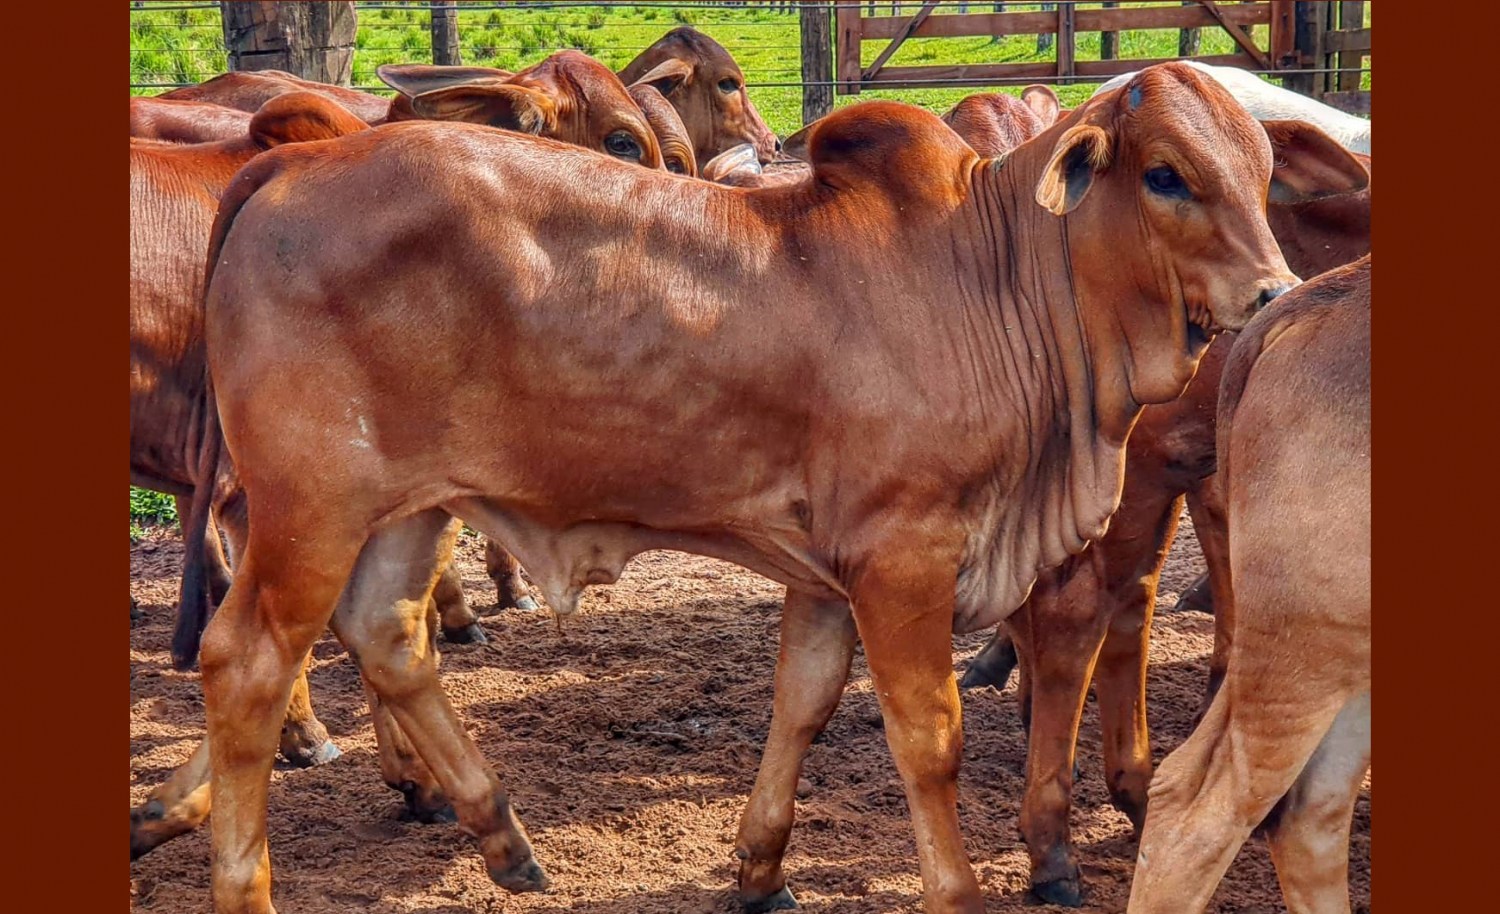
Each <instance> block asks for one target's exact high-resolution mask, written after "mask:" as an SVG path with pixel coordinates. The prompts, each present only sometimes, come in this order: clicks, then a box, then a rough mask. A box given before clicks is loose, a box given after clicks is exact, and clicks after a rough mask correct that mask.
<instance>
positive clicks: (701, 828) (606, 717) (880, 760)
mask: <svg viewBox="0 0 1500 914" xmlns="http://www.w3.org/2000/svg"><path fill="white" fill-rule="evenodd" d="M461 550H462V558H461V567H462V570H463V577H464V585H465V588H466V590H467V592H468V593H469V595H470V599H471V601H472V602H473V604H474V605H475V606H476V608H481V609H482V608H484V607H487V606H489V605H490V604H492V603H493V602H494V598H495V597H494V587H493V585H491V583H490V581H489V580H488V579H487V578H486V577H485V575H484V566H483V562H482V556H481V552H480V543H479V541H478V540H477V539H468V538H466V539H465V540H464V541H462V542H461ZM181 554H182V552H181V545H180V541H179V540H178V539H177V537H176V534H175V532H169V531H165V530H157V531H152V533H151V534H150V536H149V537H148V538H147V539H146V540H144V541H142V542H141V543H139V544H137V545H136V546H135V547H134V548H133V550H132V553H131V574H132V577H131V594H132V595H133V596H134V597H135V598H136V599H137V600H138V601H139V602H140V604H141V607H142V609H143V610H144V611H145V616H144V618H143V619H142V620H141V621H139V622H137V623H136V624H135V626H134V627H133V629H132V631H131V638H130V802H131V803H132V804H135V803H138V802H140V801H141V800H142V799H143V798H144V797H145V795H146V793H147V792H148V791H149V790H150V789H151V788H152V787H154V786H155V785H156V784H158V783H160V782H161V781H163V780H164V779H165V778H166V777H167V776H168V774H169V773H170V772H171V770H172V769H173V768H174V767H175V766H176V765H178V764H179V763H181V762H182V761H184V760H185V759H186V758H187V757H188V754H189V753H190V752H191V751H192V749H193V747H194V746H195V745H196V744H197V742H198V740H199V738H200V736H201V734H202V728H203V724H202V719H203V707H202V694H201V690H200V687H199V683H198V681H197V679H198V677H197V675H196V674H179V673H176V672H174V671H172V669H171V666H170V661H169V658H168V641H169V638H170V633H171V625H172V613H173V610H172V606H173V603H174V601H175V598H176V591H177V586H178V574H179V568H180V560H181ZM1201 568H1202V560H1201V556H1200V555H1199V553H1198V550H1197V543H1196V542H1195V541H1194V540H1193V537H1192V531H1191V526H1190V525H1187V524H1185V525H1184V532H1183V536H1182V537H1180V538H1179V541H1178V544H1177V546H1176V548H1175V550H1174V553H1173V555H1172V558H1171V561H1170V563H1169V565H1168V568H1167V572H1166V575H1165V577H1164V580H1163V586H1162V592H1161V595H1160V601H1159V606H1158V608H1159V609H1165V608H1168V607H1170V606H1171V605H1172V604H1173V603H1174V602H1175V601H1176V599H1177V595H1178V592H1179V591H1180V590H1181V589H1182V588H1184V587H1186V586H1187V585H1188V584H1189V583H1190V582H1191V581H1192V579H1193V578H1194V577H1195V576H1196V575H1197V574H1198V572H1199V571H1200V570H1201ZM781 596H782V590H781V588H779V587H778V586H777V585H775V584H773V583H771V582H770V581H767V580H765V579H764V578H760V577H757V576H755V575H753V574H750V573H748V572H745V571H742V570H740V569H738V568H736V567H734V566H731V565H726V564H723V563H721V562H716V561H712V560H709V559H702V558H697V557H692V556H684V555H678V554H674V553H648V554H646V555H643V556H641V557H640V558H638V559H637V560H636V561H635V562H634V563H633V564H632V565H631V566H630V568H629V570H628V571H627V573H626V574H625V576H624V577H623V578H621V580H620V581H619V583H618V584H616V585H614V586H612V587H596V588H591V589H590V591H589V592H588V593H587V594H586V596H585V597H584V600H583V604H582V608H581V610H580V611H579V613H578V614H577V615H576V616H575V617H574V618H572V619H570V620H567V621H565V622H564V624H563V626H562V629H561V631H560V632H559V630H558V628H557V627H556V626H555V625H554V622H553V620H552V616H551V614H550V613H545V612H543V613H527V614H521V613H515V612H508V613H505V614H501V615H495V616H488V617H485V618H484V619H483V625H484V627H485V629H486V632H487V633H488V635H489V637H490V643H489V644H488V645H482V646H474V647H461V646H448V647H446V648H445V649H444V653H443V673H444V676H443V679H444V685H445V686H446V688H447V690H448V695H449V698H450V699H451V700H452V701H453V702H454V704H455V706H456V707H457V708H458V710H459V713H460V714H461V715H462V717H463V719H464V720H465V721H466V722H467V724H468V727H469V731H470V733H472V734H473V736H474V738H475V739H476V740H477V741H478V743H479V746H480V749H481V750H482V751H483V752H484V754H485V756H486V757H487V758H488V759H490V760H491V761H492V762H493V764H494V765H495V766H496V767H497V768H498V769H499V771H500V773H501V777H502V779H503V780H504V781H505V782H506V784H507V786H508V787H509V789H510V790H511V793H512V797H513V799H514V801H515V804H516V808H517V810H518V811H519V813H520V815H521V816H522V819H523V820H524V821H525V822H526V824H527V827H528V828H529V829H530V832H531V836H532V840H533V842H534V844H535V846H536V853H537V858H538V859H539V860H540V861H541V863H542V864H543V866H544V867H546V869H547V871H548V873H549V875H550V876H551V877H552V884H553V887H552V890H551V891H550V892H549V893H547V894H545V895H528V896H510V895H507V894H506V893H505V892H504V891H502V890H501V889H499V888H497V887H495V886H494V885H493V884H492V883H491V882H490V881H489V879H488V877H487V876H486V875H485V871H484V867H483V864H482V862H481V860H480V857H479V854H478V853H477V852H476V850H475V848H474V845H473V842H472V841H471V840H470V839H468V838H466V837H465V836H464V835H462V834H461V833H460V832H459V831H458V829H457V828H456V827H455V826H453V825H421V824H417V823H414V822H409V821H404V820H403V819H402V816H401V801H400V796H399V795H398V794H396V793H395V792H393V791H391V790H390V789H389V788H387V787H385V785H384V784H383V783H382V782H381V779H380V772H379V769H378V765H377V761H376V757H375V737H374V732H373V730H372V729H371V726H370V720H369V711H368V708H367V707H366V705H365V701H364V697H363V694H362V692H361V689H360V685H359V679H358V676H357V674H356V672H355V670H354V666H353V664H351V663H350V662H349V660H348V658H347V657H346V656H345V655H344V652H343V650H342V649H341V648H340V647H339V645H338V643H337V642H336V641H335V640H334V639H333V638H332V637H331V636H327V637H325V638H324V639H323V640H322V641H321V642H320V643H319V644H318V646H317V649H316V652H315V657H316V666H315V669H314V671H313V673H312V678H311V682H312V694H313V702H314V705H315V706H316V708H317V710H318V714H319V716H320V717H321V718H322V720H323V721H324V723H325V724H327V726H328V728H329V731H330V732H331V733H332V734H333V737H334V740H335V741H336V742H337V743H338V745H339V746H340V747H341V748H342V749H343V751H344V754H343V756H342V757H341V758H339V759H337V760H336V761H334V762H332V763H331V764H328V765H326V766H324V767H321V768H317V769H313V770H306V771H298V770H278V771H277V772H276V773H275V775H274V779H273V783H272V785H271V797H270V841H271V859H272V866H273V868H274V873H275V875H274V879H275V883H274V888H273V898H274V900H275V903H276V905H277V907H278V909H279V910H280V911H281V912H282V914H294V912H296V914H316V912H334V911H348V910H353V909H359V910H367V911H372V912H427V914H461V912H501V911H503V912H561V911H577V912H585V914H605V912H625V911H629V912H642V914H657V912H663V914H664V912H681V914H689V912H691V914H698V912H722V914H734V912H738V910H739V908H738V906H737V905H736V904H735V901H734V896H733V892H732V887H733V884H734V875H735V861H734V859H733V857H732V856H731V854H732V851H733V841H734V835H735V829H736V826H737V823H738V818H739V815H740V812H741V809H742V808H743V805H744V803H745V800H746V797H747V795H748V793H749V790H750V787H751V785H752V783H753V782H754V778H755V769H756V764H757V762H758V760H759V753H760V747H761V744H762V741H763V740H764V738H765V734H766V729H767V726H768V724H769V720H770V711H771V675H772V670H773V668H774V663H775V657H776V641H777V617H778V609H779V605H780V600H781ZM986 640H987V636H986V635H984V634H981V635H974V636H969V637H965V638H961V639H959V641H958V644H957V656H956V657H955V661H956V663H957V665H958V666H959V667H960V668H961V667H962V665H963V664H964V663H965V662H966V661H967V660H968V658H969V657H972V656H973V655H974V653H976V652H977V651H978V650H979V648H980V647H981V646H982V645H983V644H984V642H985V641H986ZM1212 641H1213V632H1212V620H1211V619H1209V618H1208V617H1206V616H1202V615H1198V614H1178V613H1171V612H1162V613H1160V614H1158V615H1157V617H1156V623H1155V631H1154V640H1153V642H1152V646H1151V668H1150V682H1149V686H1148V689H1149V696H1150V700H1151V710H1150V715H1151V727H1152V738H1153V748H1154V751H1155V754H1156V758H1157V759H1158V761H1159V760H1160V759H1161V757H1162V756H1163V755H1165V754H1166V752H1168V751H1169V750H1170V749H1172V748H1173V747H1174V746H1176V745H1177V744H1178V743H1179V742H1180V741H1181V740H1182V739H1183V738H1184V737H1185V736H1186V734H1187V732H1188V726H1189V723H1190V721H1191V717H1192V714H1193V711H1194V709H1195V708H1196V706H1197V702H1198V699H1199V696H1200V694H1201V693H1202V689H1203V684H1204V680H1205V677H1206V671H1207V662H1208V654H1209V651H1210V649H1211V647H1212ZM1014 691H1015V687H1014V677H1012V681H1011V685H1010V686H1008V687H1007V688H1006V689H1005V690H1004V691H1003V692H996V691H994V690H991V689H985V690H981V691H978V692H973V693H968V694H967V695H965V698H964V711H965V714H964V730H965V740H966V746H965V753H964V770H963V774H962V778H961V782H960V793H959V797H960V800H959V802H960V810H961V815H962V819H963V827H964V833H965V836H966V839H967V847H968V851H969V855H970V857H971V858H972V859H973V860H974V862H975V868H976V870H977V872H978V875H979V878H980V881H981V883H982V885H983V886H984V890H985V893H986V897H987V899H988V904H987V910H988V911H991V912H999V911H1006V912H1009V911H1022V910H1026V911H1040V910H1056V911H1064V910H1068V909H1065V908H1056V909H1053V908H1037V907H1034V906H1031V905H1028V904H1027V903H1026V901H1025V891H1026V887H1027V856H1026V849H1025V846H1024V845H1023V843H1022V841H1021V837H1020V834H1019V832H1018V831H1017V826H1016V816H1017V813H1018V810H1019V803H1020V799H1021V792H1022V786H1023V777H1024V773H1023V772H1024V762H1025V755H1026V749H1025V741H1024V738H1023V736H1022V733H1021V728H1020V723H1019V721H1018V718H1017V714H1016V705H1015V700H1014ZM1079 743H1080V744H1079V762H1080V765H1081V768H1082V779H1081V781H1080V782H1079V784H1078V787H1077V790H1076V792H1075V800H1074V811H1073V818H1072V824H1073V835H1074V840H1075V842H1076V843H1077V845H1078V848H1079V852H1080V855H1081V860H1082V866H1083V874H1084V878H1085V880H1086V883H1087V887H1088V889H1089V893H1090V894H1089V899H1088V902H1087V905H1086V907H1085V908H1084V909H1083V910H1085V911H1095V912H1118V911H1123V910H1124V908H1125V902H1126V899H1127V897H1128V895H1129V888H1130V874H1131V869H1132V865H1133V860H1134V855H1135V845H1134V842H1133V841H1132V839H1131V834H1130V826H1129V823H1128V821H1127V820H1126V819H1125V817H1124V816H1123V815H1121V814H1120V813H1118V812H1116V811H1115V810H1114V808H1113V807H1111V806H1110V805H1109V801H1108V796H1107V794H1106V792H1105V789H1104V782H1103V777H1102V771H1101V768H1100V760H1099V759H1100V753H1099V736H1098V722H1097V717H1096V715H1095V713H1094V708H1093V701H1092V698H1091V699H1090V703H1089V708H1088V709H1087V712H1086V716H1085V718H1084V723H1083V728H1082V731H1081V734H1080V741H1079ZM804 774H805V777H806V778H807V780H808V781H809V782H810V785H811V791H810V793H809V794H808V796H807V797H806V798H805V799H803V800H799V801H798V804H797V828H796V830H795V831H794V832H793V835H792V842H791V848H790V851H789V853H788V856H787V872H788V874H789V880H790V885H791V887H792V889H793V891H794V892H795V893H796V894H797V896H798V898H799V899H800V900H801V902H802V905H803V907H804V908H805V909H806V910H808V911H816V912H819V914H854V912H887V911H889V912H915V911H918V910H920V908H921V904H920V899H921V885H920V881H919V879H918V875H917V859H916V852H915V846H914V844H915V843H914V839H913V837H912V833H911V829H910V825H909V822H908V818H907V808H906V801H905V799H904V796H903V793H902V790H901V784H900V780H899V778H898V777H897V774H896V770H895V766H894V764H893V763H892V762H891V758H890V754H889V752H888V751H887V748H886V745H885V738H884V734H883V732H882V730H881V725H880V714H879V711H878V709H877V706H876V702H875V698H874V695H873V694H872V692H871V690H870V681H869V678H868V673H867V671H866V669H865V666H864V663H863V659H862V658H856V660H855V669H854V672H853V678H852V681H851V685H850V687H849V690H848V693H847V695H846V697H845V698H844V701H843V704H842V705H841V706H840V708H839V710H838V713H837V714H836V715H835V716H834V718H833V721H832V723H831V724H830V725H829V728H828V731H827V732H826V733H825V734H824V736H823V737H822V738H821V739H820V740H819V741H818V743H817V744H815V745H814V746H813V748H812V751H811V752H810V754H809V756H808V760H807V764H806V766H805V770H804ZM1354 828H1355V837H1354V841H1353V843H1352V845H1351V851H1350V853H1351V858H1352V860H1351V869H1352V892H1353V900H1354V908H1355V911H1356V912H1367V911H1368V908H1369V899H1370V865H1369V859H1370V837H1369V834H1370V807H1369V790H1368V783H1367V785H1366V790H1365V791H1364V794H1363V796H1362V797H1361V799H1360V802H1359V806H1358V808H1357V810H1356V815H1355V826H1354ZM208 867H209V841H208V833H207V830H206V829H205V830H200V831H199V832H198V833H195V834H192V835H188V836H185V837H182V838H179V839H178V840H176V841H174V842H172V843H170V844H167V845H165V846H163V847H162V848H159V849H158V850H156V851H155V852H153V853H152V854H150V855H148V856H146V857H144V858H142V859H141V860H139V861H137V862H136V863H134V864H132V866H131V903H132V908H133V909H134V910H139V911H142V912H147V911H149V912H153V914H178V912H195V914H196V912H202V911H206V910H209V908H210V902H209V894H208V878H209V869H208ZM1210 910H1212V911H1216V912H1242V914H1250V912H1256V914H1269V912H1274V911H1282V910H1284V907H1283V906H1282V904H1281V900H1280V894H1279V891H1278V889H1277V886H1276V880H1275V875H1274V871H1273V870H1272V868H1271V864H1270V858H1269V856H1268V854H1267V852H1266V849H1265V845H1264V844H1263V843H1262V842H1260V841H1258V840H1253V841H1252V842H1251V843H1249V844H1248V845H1246V847H1245V849H1244V850H1243V851H1242V852H1241V854H1240V856H1239V859H1238V860H1236V862H1235V864H1234V866H1233V867H1232V868H1231V870H1230V873H1229V876H1228V878H1227V879H1226V880H1225V881H1224V883H1223V885H1222V886H1221V887H1220V889H1219V892H1218V894H1217V895H1216V896H1215V900H1214V902H1213V904H1212V905H1211V907H1210Z"/></svg>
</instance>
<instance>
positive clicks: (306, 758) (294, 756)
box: [281, 739, 344, 768]
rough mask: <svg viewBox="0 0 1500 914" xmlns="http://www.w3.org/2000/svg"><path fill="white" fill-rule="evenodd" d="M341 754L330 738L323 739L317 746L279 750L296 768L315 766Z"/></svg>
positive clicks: (324, 763)
mask: <svg viewBox="0 0 1500 914" xmlns="http://www.w3.org/2000/svg"><path fill="white" fill-rule="evenodd" d="M343 754H344V753H343V751H342V750H341V749H339V747H338V746H335V745H334V744H333V740H331V739H325V740H323V742H322V743H321V744H320V745H318V746H317V747H315V748H313V749H309V750H305V751H304V750H301V749H298V750H295V751H293V750H287V749H282V750H281V757H282V758H284V759H286V760H287V763H288V764H290V765H292V766H294V767H297V768H316V767H318V766H319V765H326V764H328V763H329V762H331V761H333V760H334V759H336V758H338V757H339V756H341V755H343Z"/></svg>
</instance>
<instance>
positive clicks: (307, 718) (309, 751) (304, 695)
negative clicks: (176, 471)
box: [205, 489, 340, 814]
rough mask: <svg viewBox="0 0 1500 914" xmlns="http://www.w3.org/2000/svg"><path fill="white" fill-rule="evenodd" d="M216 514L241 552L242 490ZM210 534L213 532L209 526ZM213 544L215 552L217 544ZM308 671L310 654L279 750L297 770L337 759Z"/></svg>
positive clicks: (246, 526)
mask: <svg viewBox="0 0 1500 914" xmlns="http://www.w3.org/2000/svg"><path fill="white" fill-rule="evenodd" d="M216 513H217V514H218V518H219V523H221V524H223V525H224V546H225V547H227V548H228V549H229V550H230V551H231V552H236V551H238V550H241V549H243V548H244V546H245V543H246V541H247V540H248V538H249V536H250V515H249V510H248V507H247V505H246V502H245V492H244V490H243V489H235V490H234V491H232V492H230V493H229V494H228V495H227V496H226V497H225V499H224V501H223V503H222V504H220V505H218V507H217V511H216ZM209 530H210V532H212V530H213V525H212V524H210V525H209ZM214 542H215V548H217V544H218V540H215V541H214ZM220 560H221V561H222V555H221V557H220ZM311 667H312V655H311V654H309V655H308V656H307V658H306V659H305V660H304V661H303V663H302V667H301V669H300V670H299V671H298V673H297V681H296V682H294V683H292V697H291V700H290V701H288V702H287V706H286V719H285V720H284V721H283V722H282V725H281V743H280V745H279V747H278V751H280V753H281V757H282V758H284V759H286V760H287V762H289V763H291V764H292V765H295V766H296V767H298V768H310V767H312V766H314V765H321V764H323V763H325V762H331V761H333V760H334V759H336V758H338V757H339V755H340V752H339V749H338V747H337V746H335V745H334V744H333V741H332V740H330V739H329V738H328V728H327V727H325V726H323V722H322V721H320V720H318V715H317V714H316V713H314V712H313V706H312V696H311V695H310V694H309V692H308V689H307V671H308V670H309V669H310V668H311ZM205 814H206V813H205Z"/></svg>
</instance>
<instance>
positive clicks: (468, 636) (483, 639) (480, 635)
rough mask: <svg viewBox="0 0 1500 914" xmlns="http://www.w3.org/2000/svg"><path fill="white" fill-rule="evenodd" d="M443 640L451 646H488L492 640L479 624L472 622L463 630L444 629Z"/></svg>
mask: <svg viewBox="0 0 1500 914" xmlns="http://www.w3.org/2000/svg"><path fill="white" fill-rule="evenodd" d="M443 640H444V641H447V642H448V643H449V644H488V643H489V641H490V638H489V636H488V635H486V634H485V633H484V629H482V628H480V627H479V623H478V622H470V623H469V624H468V625H465V626H464V627H463V628H456V629H448V628H445V629H443Z"/></svg>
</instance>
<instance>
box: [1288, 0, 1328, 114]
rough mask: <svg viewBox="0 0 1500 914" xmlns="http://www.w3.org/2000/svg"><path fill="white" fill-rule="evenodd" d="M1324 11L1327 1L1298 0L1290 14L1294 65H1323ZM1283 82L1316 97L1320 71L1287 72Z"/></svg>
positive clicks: (1321, 81)
mask: <svg viewBox="0 0 1500 914" xmlns="http://www.w3.org/2000/svg"><path fill="white" fill-rule="evenodd" d="M1327 12H1328V4H1327V3H1315V2H1310V0H1297V2H1296V10H1295V12H1294V13H1293V14H1292V21H1293V25H1294V31H1293V38H1292V46H1293V48H1294V52H1293V53H1294V55H1295V58H1296V63H1294V64H1293V66H1294V67H1296V68H1298V69H1303V70H1306V69H1310V68H1313V67H1321V66H1322V65H1323V32H1324V29H1325V27H1326V26H1325V23H1326V21H1327V19H1326V18H1325V17H1326V14H1327ZM1282 85H1284V86H1285V87H1286V88H1288V89H1291V90H1292V91H1293V92H1301V93H1302V94H1303V95H1310V96H1312V97H1313V98H1318V97H1319V96H1321V95H1322V94H1323V74H1321V73H1289V74H1288V75H1287V77H1286V79H1285V80H1283V81H1282Z"/></svg>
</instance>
